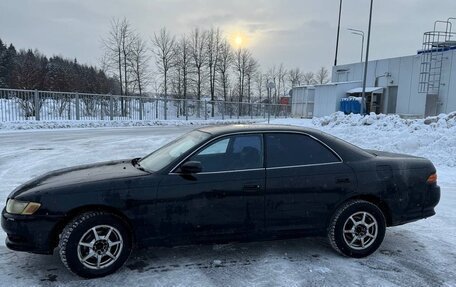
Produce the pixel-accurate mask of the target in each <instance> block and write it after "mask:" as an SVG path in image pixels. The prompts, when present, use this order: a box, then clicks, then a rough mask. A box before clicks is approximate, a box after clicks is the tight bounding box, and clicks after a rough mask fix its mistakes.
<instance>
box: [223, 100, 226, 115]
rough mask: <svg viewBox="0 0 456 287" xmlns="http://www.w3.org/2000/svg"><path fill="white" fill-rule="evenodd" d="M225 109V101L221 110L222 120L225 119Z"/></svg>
mask: <svg viewBox="0 0 456 287" xmlns="http://www.w3.org/2000/svg"><path fill="white" fill-rule="evenodd" d="M225 108H226V105H225V101H223V108H222V120H224V119H225Z"/></svg>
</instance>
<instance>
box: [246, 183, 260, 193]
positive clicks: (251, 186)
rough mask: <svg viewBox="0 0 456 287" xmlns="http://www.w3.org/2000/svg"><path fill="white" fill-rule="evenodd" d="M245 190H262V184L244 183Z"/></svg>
mask: <svg viewBox="0 0 456 287" xmlns="http://www.w3.org/2000/svg"><path fill="white" fill-rule="evenodd" d="M243 190H244V191H245V192H257V191H259V190H260V185H259V184H246V185H244V188H243Z"/></svg>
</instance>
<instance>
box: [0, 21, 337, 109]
mask: <svg viewBox="0 0 456 287" xmlns="http://www.w3.org/2000/svg"><path fill="white" fill-rule="evenodd" d="M234 46H235V45H234ZM234 46H233V45H232V44H231V43H230V42H229V40H228V39H227V38H226V37H225V36H224V34H223V33H222V31H221V30H220V29H219V28H210V29H205V30H202V29H199V28H194V29H191V30H190V31H188V33H184V34H182V35H173V34H172V33H171V32H170V31H169V30H167V29H166V28H162V29H160V30H159V31H156V32H155V33H153V34H152V35H149V36H148V38H144V37H143V36H142V35H140V34H139V33H138V32H137V31H136V30H135V29H134V28H133V27H132V25H131V24H130V22H129V21H128V20H127V19H126V18H123V19H113V20H112V21H111V27H110V30H109V33H108V34H107V35H105V36H104V37H102V47H103V50H104V51H103V57H102V58H101V61H100V68H97V67H93V66H87V65H82V64H79V63H78V62H77V60H76V59H74V60H69V59H65V58H63V57H61V56H52V57H50V58H47V57H46V56H45V55H43V54H41V53H40V52H39V51H37V50H34V51H32V50H30V49H29V50H19V51H16V49H15V47H14V46H13V45H12V44H10V45H9V46H7V45H6V44H4V43H3V42H2V41H1V40H0V87H3V88H17V89H40V90H52V91H68V92H85V93H102V94H106V93H110V94H116V95H124V96H132V95H135V96H136V95H139V96H148V95H150V94H155V95H159V96H161V97H165V98H172V99H196V100H201V99H203V98H204V99H210V100H224V101H232V102H263V103H267V102H270V103H279V102H280V98H281V97H284V96H288V94H289V90H290V89H291V88H292V87H295V86H299V85H313V84H324V83H326V82H328V79H329V73H328V70H327V69H326V68H324V67H322V68H320V69H319V70H318V71H316V72H304V71H302V70H301V69H300V68H292V69H288V68H287V67H285V65H283V64H278V65H274V66H272V67H266V68H265V67H261V65H260V63H259V61H258V60H257V59H256V58H255V56H254V54H253V51H251V50H249V49H247V48H245V47H234ZM268 83H273V85H271V84H269V85H268ZM268 86H269V87H271V86H272V87H273V88H272V89H271V90H270V93H268Z"/></svg>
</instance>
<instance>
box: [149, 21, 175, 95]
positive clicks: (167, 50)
mask: <svg viewBox="0 0 456 287" xmlns="http://www.w3.org/2000/svg"><path fill="white" fill-rule="evenodd" d="M152 43H153V46H154V49H153V52H154V54H155V60H156V64H157V68H158V71H159V73H160V74H161V75H162V76H163V91H164V95H165V99H166V98H168V75H169V71H170V69H171V68H172V66H173V65H174V63H175V49H174V45H175V37H174V36H171V35H170V34H169V32H168V31H167V30H166V28H162V29H160V32H159V33H158V34H156V33H154V38H153V39H152Z"/></svg>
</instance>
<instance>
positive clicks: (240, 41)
mask: <svg viewBox="0 0 456 287" xmlns="http://www.w3.org/2000/svg"><path fill="white" fill-rule="evenodd" d="M228 38H229V40H230V44H231V45H232V46H233V47H234V48H245V47H246V46H247V45H248V44H249V38H248V37H247V34H246V33H244V32H241V31H236V32H232V33H230V34H229V37H228Z"/></svg>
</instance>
